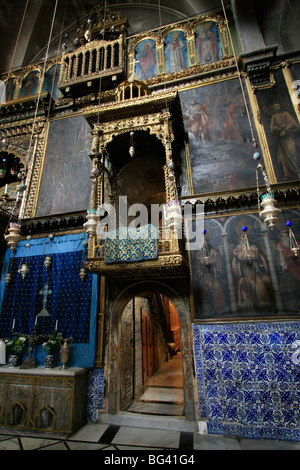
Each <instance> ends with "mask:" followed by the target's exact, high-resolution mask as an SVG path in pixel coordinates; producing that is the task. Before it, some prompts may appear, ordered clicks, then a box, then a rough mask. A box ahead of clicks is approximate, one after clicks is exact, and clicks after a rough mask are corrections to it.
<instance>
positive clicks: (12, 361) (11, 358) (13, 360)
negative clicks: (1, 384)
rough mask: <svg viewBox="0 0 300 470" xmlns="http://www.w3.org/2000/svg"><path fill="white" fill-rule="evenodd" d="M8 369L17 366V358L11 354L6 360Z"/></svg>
mask: <svg viewBox="0 0 300 470" xmlns="http://www.w3.org/2000/svg"><path fill="white" fill-rule="evenodd" d="M7 364H8V367H16V366H17V364H18V356H17V355H16V354H11V355H10V356H9V358H8V362H7Z"/></svg>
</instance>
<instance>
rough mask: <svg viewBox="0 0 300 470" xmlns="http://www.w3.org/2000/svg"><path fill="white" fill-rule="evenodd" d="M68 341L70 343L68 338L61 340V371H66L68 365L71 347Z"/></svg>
mask: <svg viewBox="0 0 300 470" xmlns="http://www.w3.org/2000/svg"><path fill="white" fill-rule="evenodd" d="M68 341H69V339H68V338H66V339H63V338H61V339H60V350H59V353H60V361H61V364H62V366H61V369H66V364H67V362H68V360H69V355H70V349H71V345H70V344H68Z"/></svg>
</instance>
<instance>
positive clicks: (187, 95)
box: [180, 78, 256, 194]
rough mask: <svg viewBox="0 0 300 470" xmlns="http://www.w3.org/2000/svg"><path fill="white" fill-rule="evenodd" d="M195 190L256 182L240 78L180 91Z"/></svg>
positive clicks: (213, 189)
mask: <svg viewBox="0 0 300 470" xmlns="http://www.w3.org/2000/svg"><path fill="white" fill-rule="evenodd" d="M180 100H181V105H182V113H183V120H184V125H185V129H186V131H187V133H188V145H189V155H190V165H191V172H192V178H193V188H194V193H195V194H203V193H207V192H211V191H231V190H235V189H239V188H245V187H251V186H255V185H256V179H255V171H256V164H255V162H254V160H253V142H252V134H251V129H250V125H249V119H248V116H247V111H246V106H245V102H244V99H243V94H242V90H241V86H240V83H239V80H238V79H237V78H232V79H229V80H224V81H216V82H214V83H211V84H209V85H204V86H200V87H197V88H191V89H186V90H183V91H180Z"/></svg>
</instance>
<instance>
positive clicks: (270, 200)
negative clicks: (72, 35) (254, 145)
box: [253, 152, 281, 229]
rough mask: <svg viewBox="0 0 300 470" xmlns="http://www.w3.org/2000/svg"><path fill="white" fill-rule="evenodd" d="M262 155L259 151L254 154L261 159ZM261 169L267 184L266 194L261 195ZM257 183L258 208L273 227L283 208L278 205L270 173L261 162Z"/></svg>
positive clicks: (258, 167) (256, 158)
mask: <svg viewBox="0 0 300 470" xmlns="http://www.w3.org/2000/svg"><path fill="white" fill-rule="evenodd" d="M260 157H261V155H260V153H259V152H255V153H254V155H253V158H254V160H259V159H260ZM259 171H261V173H262V175H263V178H264V181H265V186H266V190H267V192H266V194H264V195H263V196H260V191H259V185H258V173H259ZM256 183H257V196H258V209H259V215H260V217H261V218H262V219H263V220H264V222H265V223H266V224H267V225H268V226H269V227H270V228H271V229H273V228H274V227H275V224H276V222H277V221H278V218H279V216H280V214H281V210H280V209H278V207H276V204H277V201H276V199H275V197H274V194H273V193H272V190H271V186H270V183H269V179H268V175H267V173H266V170H265V168H264V166H263V165H262V164H261V163H259V164H258V165H257V167H256Z"/></svg>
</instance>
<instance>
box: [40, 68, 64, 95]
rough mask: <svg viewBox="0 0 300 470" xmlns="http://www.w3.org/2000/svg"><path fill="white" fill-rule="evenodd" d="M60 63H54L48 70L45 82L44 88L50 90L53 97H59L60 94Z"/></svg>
mask: <svg viewBox="0 0 300 470" xmlns="http://www.w3.org/2000/svg"><path fill="white" fill-rule="evenodd" d="M59 72H60V64H57V65H53V66H52V67H50V69H48V70H47V72H46V76H45V82H44V90H43V91H48V92H49V93H50V95H51V96H52V98H54V99H57V98H58V95H59V89H58V80H59Z"/></svg>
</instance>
